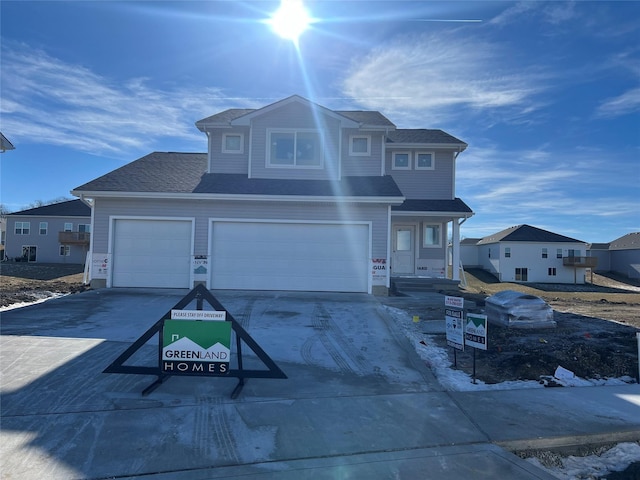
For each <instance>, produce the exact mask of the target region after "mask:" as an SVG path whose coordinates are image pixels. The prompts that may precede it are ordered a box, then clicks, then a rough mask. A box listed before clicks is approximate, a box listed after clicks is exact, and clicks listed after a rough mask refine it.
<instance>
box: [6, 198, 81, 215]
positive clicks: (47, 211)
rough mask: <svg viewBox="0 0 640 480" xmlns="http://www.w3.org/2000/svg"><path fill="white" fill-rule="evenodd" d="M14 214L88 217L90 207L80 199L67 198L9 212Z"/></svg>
mask: <svg viewBox="0 0 640 480" xmlns="http://www.w3.org/2000/svg"><path fill="white" fill-rule="evenodd" d="M8 215H16V216H27V215H28V216H34V217H90V216H91V208H89V206H88V205H87V204H86V203H84V202H83V201H82V200H68V201H66V202H60V203H52V204H51V205H43V206H42V207H35V208H29V209H27V210H22V211H20V212H13V213H9V214H8Z"/></svg>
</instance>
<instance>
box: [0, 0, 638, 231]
mask: <svg viewBox="0 0 640 480" xmlns="http://www.w3.org/2000/svg"><path fill="white" fill-rule="evenodd" d="M305 5H306V7H307V8H308V10H309V12H310V14H311V16H313V17H314V19H315V23H314V24H313V25H312V28H310V29H309V30H307V31H306V32H305V33H304V34H303V35H302V36H301V37H300V39H299V44H298V50H297V49H296V47H295V45H294V44H293V43H292V42H290V41H287V40H284V39H282V38H280V37H278V36H277V35H275V34H274V33H273V32H272V31H271V29H270V28H269V26H268V25H267V24H266V23H265V22H264V20H265V19H267V18H268V17H269V16H270V15H271V13H272V12H274V11H275V10H276V9H277V7H278V2H267V1H260V2H242V1H207V2H205V1H198V2H189V1H183V2H151V1H146V2H98V1H84V2H51V1H47V2H33V1H32V2H29V1H26V2H25V1H6V0H3V1H2V2H0V9H1V11H0V14H1V22H2V24H1V30H0V31H1V43H2V45H1V55H2V56H1V82H2V83H1V97H2V102H1V122H0V130H1V131H2V132H3V133H4V134H5V136H6V137H8V138H9V140H11V142H12V143H13V144H14V145H15V147H16V149H15V150H13V151H8V152H5V153H3V154H2V155H1V156H0V162H1V164H0V167H1V170H0V186H1V189H2V191H1V198H0V200H1V202H2V203H3V204H4V205H5V206H6V207H7V208H9V209H10V210H12V211H16V210H20V209H21V208H24V207H26V206H27V205H29V204H30V203H32V202H34V201H37V200H42V201H48V200H51V199H54V198H57V197H60V196H70V194H69V191H70V190H72V189H73V188H75V187H77V186H79V185H81V184H83V183H85V182H87V181H89V180H92V179H93V178H96V177H98V176H100V175H102V174H104V173H107V172H109V171H111V170H113V169H115V168H117V167H120V166H121V165H124V164H125V163H128V162H130V161H132V160H135V159H137V158H139V157H141V156H143V155H146V154H147V153H149V152H152V151H205V150H206V138H205V136H204V134H202V133H201V132H199V131H198V130H197V129H196V127H195V126H194V123H195V121H197V120H199V119H201V118H204V117H206V116H209V115H212V114H214V113H217V112H219V111H221V110H224V109H227V108H238V107H239V108H247V107H250V108H253V107H261V106H264V105H267V104H269V103H272V102H274V101H277V100H279V99H282V98H285V97H288V96H290V95H292V94H299V95H302V96H304V97H306V98H309V99H310V100H313V101H316V102H318V103H320V104H321V105H323V106H326V107H328V108H331V109H339V110H347V109H355V110H362V109H365V110H366V109H370V110H379V111H381V112H382V113H383V114H385V115H386V116H387V117H388V118H389V119H390V120H391V121H393V122H394V123H395V124H396V125H397V126H398V127H399V128H441V129H443V130H445V131H447V132H449V133H451V134H452V135H455V136H456V137H458V138H460V139H461V140H464V141H465V142H467V143H468V144H469V148H468V149H467V151H465V152H464V153H462V154H461V155H460V156H459V157H458V163H457V167H458V168H457V191H456V194H457V196H459V197H461V198H462V199H463V200H464V201H465V202H466V203H467V204H468V205H469V206H470V207H471V208H472V209H473V210H474V211H475V212H476V215H475V216H474V217H472V218H471V219H470V220H468V221H467V222H465V223H464V225H463V227H462V236H463V237H482V236H485V235H489V234H491V233H495V232H497V231H499V230H502V229H504V228H507V227H510V226H513V225H518V224H522V223H527V224H530V225H534V226H537V227H540V228H544V229H547V230H551V231H554V232H556V233H560V234H563V235H567V236H570V237H574V238H577V239H580V240H583V241H587V242H608V241H611V240H614V239H616V238H618V237H620V236H622V235H624V234H626V233H629V232H632V231H640V200H639V199H640V2H619V3H616V2H552V3H544V2H522V3H511V2H443V3H439V2H420V1H410V2H401V1H351V2H349V1H315V2H314V1H309V2H305Z"/></svg>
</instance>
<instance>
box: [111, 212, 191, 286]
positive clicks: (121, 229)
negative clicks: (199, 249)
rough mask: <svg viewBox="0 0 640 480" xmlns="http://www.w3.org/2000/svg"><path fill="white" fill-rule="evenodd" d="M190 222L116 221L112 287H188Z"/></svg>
mask: <svg viewBox="0 0 640 480" xmlns="http://www.w3.org/2000/svg"><path fill="white" fill-rule="evenodd" d="M191 230H192V228H191V221H182V220H138V219H118V220H115V222H114V233H113V266H112V271H113V276H112V285H113V286H114V287H155V288H189V287H190V284H189V280H190V269H191V245H192V239H191Z"/></svg>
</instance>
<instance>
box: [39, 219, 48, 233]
mask: <svg viewBox="0 0 640 480" xmlns="http://www.w3.org/2000/svg"><path fill="white" fill-rule="evenodd" d="M47 226H48V225H47V222H40V235H46V234H47Z"/></svg>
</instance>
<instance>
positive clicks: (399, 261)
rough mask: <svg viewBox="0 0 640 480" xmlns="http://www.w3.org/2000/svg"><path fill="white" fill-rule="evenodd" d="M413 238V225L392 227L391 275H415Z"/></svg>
mask: <svg viewBox="0 0 640 480" xmlns="http://www.w3.org/2000/svg"><path fill="white" fill-rule="evenodd" d="M415 238H416V227H415V225H396V226H394V227H393V256H392V264H391V270H392V273H394V274H414V273H415V267H416V253H415V243H416V242H415Z"/></svg>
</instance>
